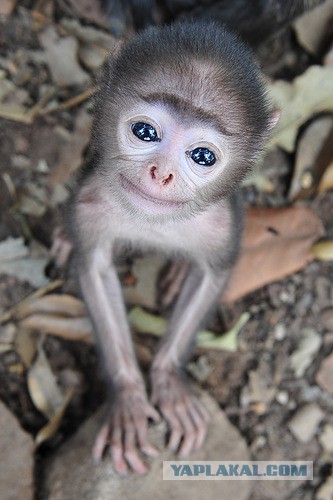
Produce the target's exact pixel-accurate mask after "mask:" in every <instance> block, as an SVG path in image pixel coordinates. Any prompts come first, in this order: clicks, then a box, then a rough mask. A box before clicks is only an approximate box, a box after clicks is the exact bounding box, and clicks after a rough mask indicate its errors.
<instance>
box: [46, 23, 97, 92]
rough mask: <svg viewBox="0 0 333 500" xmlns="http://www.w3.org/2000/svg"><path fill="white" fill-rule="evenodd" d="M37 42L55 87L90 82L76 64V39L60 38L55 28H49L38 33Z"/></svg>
mask: <svg viewBox="0 0 333 500" xmlns="http://www.w3.org/2000/svg"><path fill="white" fill-rule="evenodd" d="M39 42H40V44H41V46H42V47H43V48H44V50H45V63H46V64H47V65H48V66H49V68H50V72H51V76H52V80H53V82H54V83H55V84H56V85H58V86H59V87H67V86H72V85H85V84H87V83H88V82H89V81H90V76H89V75H88V73H86V72H85V71H84V70H83V69H82V68H81V66H80V65H79V63H78V49H79V44H78V41H77V39H76V38H74V37H71V36H69V37H63V38H60V37H59V36H58V34H57V31H56V30H55V28H54V27H53V26H49V27H47V28H46V29H45V30H44V31H43V32H41V33H40V35H39Z"/></svg>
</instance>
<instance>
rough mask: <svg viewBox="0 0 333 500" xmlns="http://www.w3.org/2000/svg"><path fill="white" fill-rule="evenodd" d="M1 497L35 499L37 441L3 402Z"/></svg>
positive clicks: (0, 411) (0, 414)
mask: <svg viewBox="0 0 333 500" xmlns="http://www.w3.org/2000/svg"><path fill="white" fill-rule="evenodd" d="M0 443H1V449H2V451H3V457H2V459H1V467H0V484H1V492H0V497H1V498H2V499H3V500H32V499H33V497H34V495H33V489H34V487H33V484H34V480H33V477H34V474H33V469H34V457H33V453H34V442H33V439H32V437H31V436H30V435H29V434H28V433H27V432H25V431H24V430H23V429H22V428H21V426H20V424H19V422H18V421H17V419H16V418H15V417H14V415H13V414H12V413H11V412H10V411H9V410H8V409H7V407H6V406H5V405H4V404H3V403H2V402H0Z"/></svg>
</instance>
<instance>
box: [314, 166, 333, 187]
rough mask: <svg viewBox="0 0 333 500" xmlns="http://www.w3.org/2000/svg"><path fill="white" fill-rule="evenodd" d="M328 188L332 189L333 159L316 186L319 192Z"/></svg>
mask: <svg viewBox="0 0 333 500" xmlns="http://www.w3.org/2000/svg"><path fill="white" fill-rule="evenodd" d="M330 189H333V161H332V162H331V163H330V164H329V166H328V167H327V169H326V170H325V172H324V175H323V176H322V178H321V180H320V183H319V186H318V191H319V193H324V192H325V191H329V190H330Z"/></svg>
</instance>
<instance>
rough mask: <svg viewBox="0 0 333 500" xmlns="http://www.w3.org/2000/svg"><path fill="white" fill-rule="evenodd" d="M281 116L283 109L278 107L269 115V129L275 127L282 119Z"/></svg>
mask: <svg viewBox="0 0 333 500" xmlns="http://www.w3.org/2000/svg"><path fill="white" fill-rule="evenodd" d="M280 116H281V110H280V109H278V108H275V109H273V111H272V112H271V116H270V117H269V120H268V130H272V128H274V127H275V125H276V124H277V122H278V121H279V120H280Z"/></svg>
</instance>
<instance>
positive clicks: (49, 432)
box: [35, 389, 74, 446]
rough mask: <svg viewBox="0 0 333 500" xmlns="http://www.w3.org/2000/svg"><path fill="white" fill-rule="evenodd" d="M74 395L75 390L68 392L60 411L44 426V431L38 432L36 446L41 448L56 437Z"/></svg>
mask: <svg viewBox="0 0 333 500" xmlns="http://www.w3.org/2000/svg"><path fill="white" fill-rule="evenodd" d="M73 394H74V389H68V390H67V392H66V395H65V397H64V400H63V404H62V406H61V407H60V408H59V409H58V411H57V412H55V414H54V415H53V417H52V418H51V419H50V420H49V422H48V423H47V424H46V425H44V427H42V429H40V430H39V431H38V433H37V436H36V439H35V442H36V446H40V445H41V444H42V443H44V441H47V440H48V439H50V438H52V437H53V436H54V435H55V433H56V432H57V430H58V429H59V426H60V424H61V421H62V419H63V416H64V414H65V411H66V408H67V406H68V404H69V402H70V400H71V399H72V397H73Z"/></svg>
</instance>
